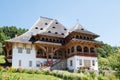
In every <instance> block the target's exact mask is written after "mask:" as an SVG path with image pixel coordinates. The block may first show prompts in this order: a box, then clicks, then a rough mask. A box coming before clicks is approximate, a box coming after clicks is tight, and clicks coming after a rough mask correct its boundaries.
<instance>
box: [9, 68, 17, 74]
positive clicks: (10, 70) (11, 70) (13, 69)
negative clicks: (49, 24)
mask: <svg viewBox="0 0 120 80" xmlns="http://www.w3.org/2000/svg"><path fill="white" fill-rule="evenodd" d="M7 72H13V73H14V72H17V69H16V68H12V67H9V68H7Z"/></svg>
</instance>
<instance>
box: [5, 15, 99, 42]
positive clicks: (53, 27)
mask: <svg viewBox="0 0 120 80" xmlns="http://www.w3.org/2000/svg"><path fill="white" fill-rule="evenodd" d="M70 32H79V33H85V34H90V35H95V36H98V35H96V34H94V33H92V32H90V31H88V30H86V29H84V28H83V27H82V26H81V25H80V24H79V23H77V24H76V25H75V26H74V27H73V28H72V29H71V30H70ZM39 34H41V35H48V36H55V37H60V38H65V37H66V36H67V35H69V32H68V30H67V29H66V28H65V26H63V25H62V24H61V23H60V22H58V21H57V20H55V19H51V18H46V17H40V18H39V19H38V20H37V21H36V23H35V24H34V25H33V26H32V27H31V29H29V31H27V32H26V33H24V34H22V35H20V36H18V37H15V38H13V39H10V40H6V42H21V43H31V41H32V40H31V38H32V36H35V35H39ZM33 40H34V39H33Z"/></svg>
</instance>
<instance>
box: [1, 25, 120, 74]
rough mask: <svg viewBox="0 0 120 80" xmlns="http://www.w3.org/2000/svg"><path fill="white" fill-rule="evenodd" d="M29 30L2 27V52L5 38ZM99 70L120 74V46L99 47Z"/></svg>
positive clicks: (104, 45) (105, 45)
mask: <svg viewBox="0 0 120 80" xmlns="http://www.w3.org/2000/svg"><path fill="white" fill-rule="evenodd" d="M26 31H28V29H25V28H23V29H22V28H17V27H16V26H3V27H0V54H3V50H2V44H3V42H4V41H5V40H7V39H11V38H13V37H15V34H17V35H18V36H19V35H21V34H23V33H25V32H26ZM97 54H98V62H99V70H103V69H107V70H108V69H109V70H114V71H117V72H118V75H120V49H119V47H112V46H111V45H108V44H104V43H103V46H101V47H99V48H97Z"/></svg>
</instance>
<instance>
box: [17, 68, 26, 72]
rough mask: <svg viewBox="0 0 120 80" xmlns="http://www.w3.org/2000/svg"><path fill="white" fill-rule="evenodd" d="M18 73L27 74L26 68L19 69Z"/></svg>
mask: <svg viewBox="0 0 120 80" xmlns="http://www.w3.org/2000/svg"><path fill="white" fill-rule="evenodd" d="M16 72H20V73H24V72H27V70H26V69H24V68H18V69H17V71H16Z"/></svg>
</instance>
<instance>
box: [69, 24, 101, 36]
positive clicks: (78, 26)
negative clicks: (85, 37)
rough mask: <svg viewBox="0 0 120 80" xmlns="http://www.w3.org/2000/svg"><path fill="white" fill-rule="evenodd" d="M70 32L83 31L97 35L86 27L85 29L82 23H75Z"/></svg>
mask: <svg viewBox="0 0 120 80" xmlns="http://www.w3.org/2000/svg"><path fill="white" fill-rule="evenodd" d="M70 32H79V33H85V34H90V35H95V36H99V35H97V34H95V33H93V32H91V31H88V30H87V29H85V28H84V27H83V26H82V25H80V24H79V23H77V24H76V25H75V26H74V27H73V28H72V29H71V30H70Z"/></svg>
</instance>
